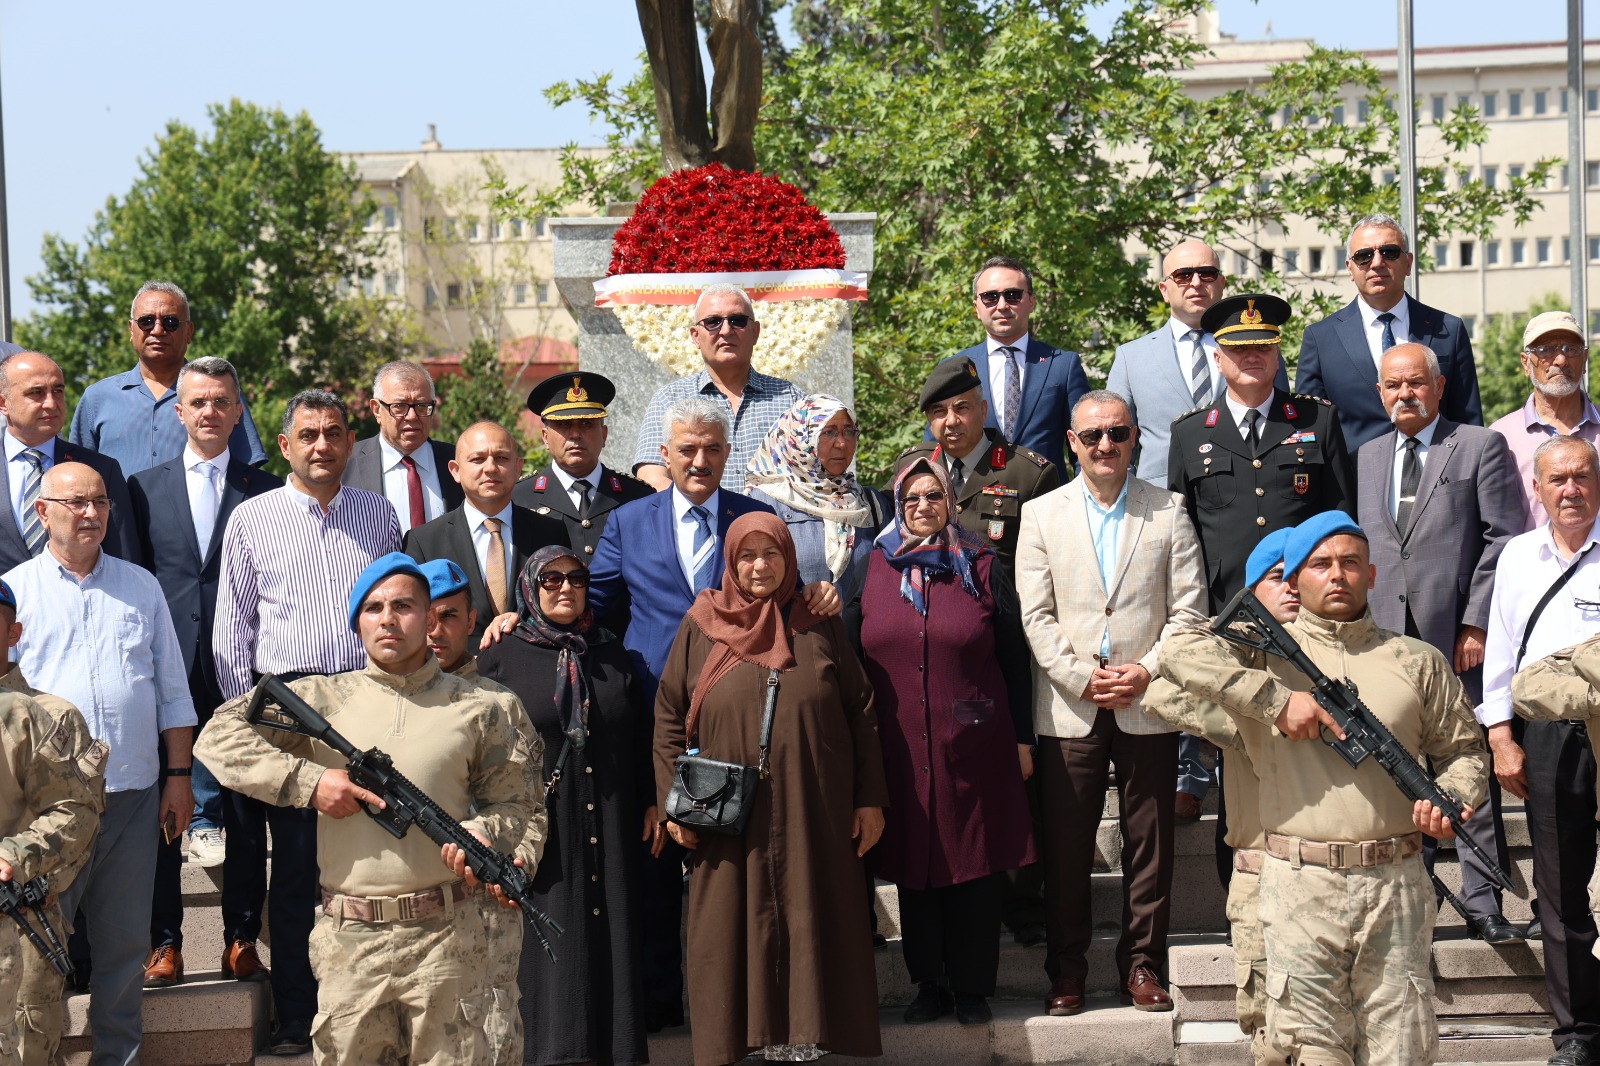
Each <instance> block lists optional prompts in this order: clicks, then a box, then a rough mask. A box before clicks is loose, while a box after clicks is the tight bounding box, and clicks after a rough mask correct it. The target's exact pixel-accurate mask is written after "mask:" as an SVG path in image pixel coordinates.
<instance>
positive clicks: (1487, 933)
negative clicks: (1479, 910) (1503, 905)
mask: <svg viewBox="0 0 1600 1066" xmlns="http://www.w3.org/2000/svg"><path fill="white" fill-rule="evenodd" d="M1472 931H1473V933H1474V934H1476V936H1477V937H1478V939H1479V940H1482V941H1483V942H1484V943H1485V944H1509V943H1511V942H1512V941H1514V940H1521V939H1522V934H1521V933H1520V932H1519V931H1518V930H1517V927H1516V926H1514V925H1512V924H1511V923H1510V922H1508V921H1506V916H1505V915H1503V914H1501V913H1500V912H1499V911H1495V912H1493V913H1492V914H1483V915H1479V916H1478V917H1476V918H1474V919H1472Z"/></svg>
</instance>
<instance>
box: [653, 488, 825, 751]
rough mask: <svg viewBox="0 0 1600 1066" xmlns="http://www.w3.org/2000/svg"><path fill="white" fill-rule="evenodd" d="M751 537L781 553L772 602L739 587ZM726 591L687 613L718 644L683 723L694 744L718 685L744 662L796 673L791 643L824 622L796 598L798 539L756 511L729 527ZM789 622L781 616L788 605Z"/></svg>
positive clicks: (702, 599)
mask: <svg viewBox="0 0 1600 1066" xmlns="http://www.w3.org/2000/svg"><path fill="white" fill-rule="evenodd" d="M752 533H765V534H766V535H767V536H769V537H771V538H772V539H773V541H774V542H776V543H777V545H778V548H779V550H781V551H782V552H783V562H784V567H785V570H784V576H783V580H782V581H780V582H779V583H778V589H777V591H776V592H774V593H772V594H771V595H770V596H761V597H758V596H752V595H751V594H750V593H748V592H746V591H745V590H744V588H743V587H741V586H740V584H739V579H738V577H737V574H736V571H735V568H734V560H736V559H737V558H739V549H740V547H741V546H742V545H743V544H744V542H745V540H746V538H748V537H749V536H750V535H751V534H752ZM722 557H723V572H722V587H721V588H715V589H706V590H705V591H704V592H702V593H700V595H699V596H698V597H697V598H696V599H695V601H694V606H693V607H690V608H689V617H690V618H691V619H693V620H694V624H695V625H697V626H699V627H700V631H701V632H702V633H704V634H705V635H706V636H708V637H710V638H711V639H712V641H713V642H715V643H716V648H715V649H714V650H713V651H712V652H711V654H710V655H708V656H707V657H706V661H705V664H704V665H703V666H701V667H700V676H699V678H698V679H696V681H695V685H694V698H693V699H692V700H690V702H689V717H688V720H687V721H686V722H685V723H684V724H685V727H686V731H685V736H686V737H689V738H691V739H692V738H693V737H694V735H695V723H696V721H697V720H698V719H699V717H700V707H701V705H702V704H703V703H705V700H706V694H707V693H709V692H710V691H711V689H712V688H713V687H715V686H716V684H717V682H719V681H721V680H722V679H723V678H724V677H727V676H728V674H730V673H731V672H732V671H733V668H734V667H736V666H738V665H739V664H740V663H741V662H745V663H755V664H756V665H757V666H764V667H766V668H767V669H768V670H791V669H793V668H794V651H793V649H792V648H791V647H790V645H789V638H790V637H791V636H793V635H794V634H796V633H804V632H805V631H806V630H808V629H810V628H811V627H813V626H815V625H816V624H817V623H819V622H821V621H822V619H821V618H820V617H819V616H818V615H816V614H813V613H812V611H811V608H809V607H807V606H806V603H805V600H803V599H797V597H796V595H795V591H796V590H795V584H794V582H795V575H796V574H798V573H799V571H800V564H799V562H798V561H797V560H796V559H795V551H794V539H793V538H792V537H790V536H789V527H788V526H787V525H785V524H784V522H783V519H781V518H779V517H778V516H777V515H775V514H773V513H772V512H770V511H757V512H754V513H751V514H747V515H743V516H741V517H740V518H737V519H735V520H734V522H733V524H732V525H731V526H729V527H728V533H727V536H725V537H724V538H723V542H722ZM791 601H793V602H794V606H793V607H792V608H790V610H789V619H788V621H787V623H785V621H784V617H783V612H784V608H785V607H787V606H788V605H789V604H790V602H791Z"/></svg>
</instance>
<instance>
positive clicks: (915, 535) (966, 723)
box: [861, 459, 1034, 1025]
mask: <svg viewBox="0 0 1600 1066" xmlns="http://www.w3.org/2000/svg"><path fill="white" fill-rule="evenodd" d="M954 500H955V496H954V494H953V493H952V492H951V491H950V478H949V474H948V473H946V471H945V467H944V464H943V463H940V462H937V461H935V462H930V461H928V460H927V459H918V460H917V461H916V462H914V463H912V464H911V465H909V466H907V467H906V468H905V470H904V471H902V472H901V474H900V476H899V477H898V478H896V479H895V483H894V507H895V515H894V523H893V524H892V525H891V526H890V527H889V528H887V529H885V530H884V531H883V533H882V534H880V535H879V537H878V540H877V545H876V550H875V551H874V552H873V553H872V558H871V560H870V562H868V564H867V575H866V587H865V588H864V589H863V591H862V595H861V653H862V656H863V658H864V659H865V660H866V670H867V677H868V678H869V679H870V680H871V681H872V688H873V691H874V692H875V693H876V694H877V705H878V714H879V725H880V731H881V735H882V741H883V753H884V759H885V766H886V770H887V774H888V780H889V811H888V824H887V825H886V827H885V829H884V834H883V840H882V841H881V842H880V843H879V844H878V849H877V851H875V852H874V853H873V865H874V867H875V869H876V871H877V873H878V875H879V876H880V877H883V878H885V879H887V880H889V881H893V882H894V883H895V884H896V885H898V886H899V889H900V935H901V938H902V943H901V946H902V949H903V954H904V958H905V962H906V969H907V970H909V971H910V974H911V980H912V981H913V982H915V983H916V985H917V997H916V999H915V1000H914V1001H913V1002H912V1003H911V1005H910V1006H909V1007H908V1008H907V1009H906V1013H905V1020H906V1021H907V1022H911V1023H918V1022H927V1021H932V1020H933V1019H935V1018H938V1017H941V1016H942V1015H945V1014H948V1013H950V1012H951V1010H954V1011H955V1013H956V1019H957V1020H958V1021H960V1022H961V1023H962V1024H964V1025H977V1024H982V1023H984V1022H987V1021H989V1019H990V1016H991V1015H990V1010H989V1004H988V998H989V997H990V996H992V995H994V987H995V976H996V971H997V969H998V967H999V964H1000V920H1001V907H1002V901H1003V889H1002V876H1003V871H1005V870H1011V869H1015V868H1017V867H1019V866H1024V865H1026V864H1028V863H1031V862H1033V861H1034V850H1033V835H1032V832H1031V829H1030V827H1029V821H1028V803H1027V799H1026V797H1025V795H1024V793H1023V788H1022V783H1023V781H1025V780H1026V779H1027V778H1028V777H1029V776H1031V775H1032V773H1033V759H1032V744H1033V712H1032V699H1033V689H1032V678H1031V675H1030V670H1031V666H1030V663H1029V656H1028V644H1027V641H1026V639H1025V638H1024V636H1023V632H1022V619H1021V613H1020V610H1019V608H1018V605H1017V595H1016V592H1015V591H1014V589H1013V588H1012V584H1011V579H1010V578H1009V577H1007V575H1006V572H1005V567H1003V566H1002V565H1000V562H999V558H998V556H996V555H995V554H994V552H993V551H991V550H990V549H989V548H988V547H987V546H986V545H984V544H983V543H982V542H981V541H980V540H978V539H977V537H975V536H974V535H973V534H971V533H969V532H967V531H966V530H964V529H962V528H961V527H960V526H959V525H958V524H957V523H956V522H955V508H954V506H953V503H954Z"/></svg>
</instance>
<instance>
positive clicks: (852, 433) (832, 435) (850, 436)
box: [817, 426, 861, 441]
mask: <svg viewBox="0 0 1600 1066" xmlns="http://www.w3.org/2000/svg"><path fill="white" fill-rule="evenodd" d="M860 437H861V430H859V429H857V428H856V427H855V426H846V427H844V428H843V429H825V430H823V431H822V432H821V433H818V434H817V439H818V440H825V441H836V440H858V439H860Z"/></svg>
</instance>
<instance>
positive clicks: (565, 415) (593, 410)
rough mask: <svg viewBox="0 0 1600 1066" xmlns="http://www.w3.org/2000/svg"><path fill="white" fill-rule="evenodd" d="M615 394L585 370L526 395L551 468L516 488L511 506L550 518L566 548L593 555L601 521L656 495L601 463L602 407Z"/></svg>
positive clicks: (611, 387) (554, 379) (549, 380)
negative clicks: (562, 529)
mask: <svg viewBox="0 0 1600 1066" xmlns="http://www.w3.org/2000/svg"><path fill="white" fill-rule="evenodd" d="M616 394H617V387H616V386H615V385H613V384H612V383H611V381H610V379H609V378H605V377H602V376H600V375H599V374H596V373H593V372H591V371H588V370H580V371H578V372H576V373H572V374H557V375H555V376H554V377H550V378H546V379H545V380H544V381H541V382H540V383H539V384H537V385H535V386H534V388H533V391H532V392H530V393H528V410H530V411H532V412H533V413H534V414H536V415H538V416H539V419H540V421H541V422H542V423H543V428H542V429H541V430H540V437H541V438H542V439H543V440H544V446H545V447H546V448H547V449H549V451H550V462H549V464H548V465H546V466H544V467H543V468H541V469H540V470H539V471H538V472H537V473H534V474H533V475H531V476H529V477H525V478H523V479H522V480H521V481H519V482H517V487H516V489H515V490H514V491H513V492H512V493H511V502H512V503H515V504H518V505H520V506H522V507H527V508H530V509H532V510H535V511H538V512H539V513H540V514H544V515H554V516H555V517H557V518H559V519H561V521H562V522H563V523H565V525H566V527H567V546H568V547H569V548H571V549H572V550H573V551H576V552H582V553H583V554H584V557H585V558H588V557H591V556H593V555H594V549H595V545H597V544H599V543H600V533H601V531H602V530H604V529H605V525H606V517H607V516H608V515H610V513H611V512H612V511H613V510H615V509H616V508H618V507H621V506H622V505H623V504H625V503H631V502H633V501H634V500H640V499H643V498H644V497H646V496H652V495H654V494H655V489H652V488H651V487H650V486H649V485H646V484H645V483H644V482H643V481H640V480H638V479H637V478H633V477H629V476H628V475H627V474H624V473H623V472H622V471H620V470H612V469H611V468H610V467H607V466H604V465H602V464H601V462H600V450H601V449H602V448H604V447H605V445H606V437H607V436H608V435H609V434H610V430H609V429H608V428H607V427H606V423H605V417H606V404H608V403H610V402H611V399H612V397H614V396H615V395H616Z"/></svg>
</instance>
